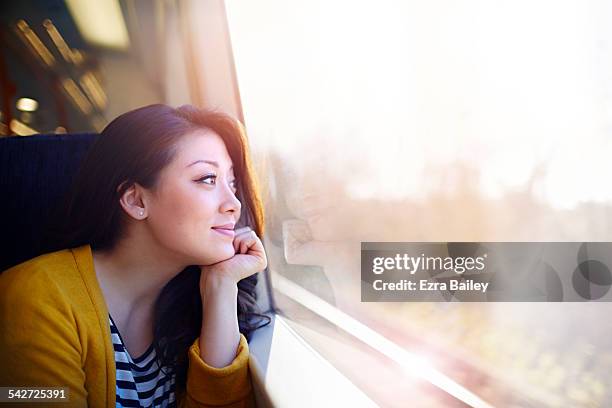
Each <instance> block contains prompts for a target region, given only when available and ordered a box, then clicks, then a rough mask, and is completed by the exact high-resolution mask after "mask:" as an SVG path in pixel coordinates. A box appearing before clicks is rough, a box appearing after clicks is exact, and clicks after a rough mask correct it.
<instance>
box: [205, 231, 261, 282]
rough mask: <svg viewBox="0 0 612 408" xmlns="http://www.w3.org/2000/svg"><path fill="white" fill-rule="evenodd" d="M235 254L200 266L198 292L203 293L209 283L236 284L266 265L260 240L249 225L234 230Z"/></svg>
mask: <svg viewBox="0 0 612 408" xmlns="http://www.w3.org/2000/svg"><path fill="white" fill-rule="evenodd" d="M233 245H234V251H236V254H235V255H234V256H233V257H231V258H229V259H226V260H224V261H221V262H217V263H216V264H212V265H206V266H200V269H201V270H202V275H201V276H200V292H201V293H202V294H204V293H205V292H206V291H205V289H207V288H208V287H209V286H210V285H217V284H219V283H221V282H223V283H225V284H227V283H229V284H234V285H235V284H237V283H238V281H240V280H241V279H244V278H246V277H249V276H251V275H253V274H255V273H257V272H261V271H262V270H264V269H265V268H266V266H268V259H267V257H266V252H265V250H264V247H263V244H262V243H261V240H260V239H259V237H258V236H257V234H255V231H253V230H252V229H251V228H250V227H243V228H239V229H237V230H235V235H234V242H233Z"/></svg>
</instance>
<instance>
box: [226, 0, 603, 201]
mask: <svg viewBox="0 0 612 408" xmlns="http://www.w3.org/2000/svg"><path fill="white" fill-rule="evenodd" d="M227 9H228V17H229V23H230V31H231V37H232V44H233V47H234V53H235V59H236V66H237V71H238V81H239V86H240V91H241V97H242V102H243V105H244V110H245V118H246V122H247V127H248V128H249V133H250V135H251V137H252V138H253V139H252V140H254V143H255V145H256V146H255V147H256V148H257V149H274V150H277V151H279V152H282V153H283V155H284V157H286V158H288V159H289V160H297V161H302V162H304V163H306V164H305V165H307V162H308V160H309V158H310V159H312V160H317V158H319V159H320V157H324V158H325V159H327V160H331V161H332V162H333V163H335V165H336V166H338V168H337V171H339V172H341V173H343V174H346V180H348V181H347V188H348V190H349V193H350V194H352V195H353V196H355V197H364V198H367V197H371V196H376V197H389V198H410V197H413V198H419V197H421V198H422V197H424V196H425V195H426V194H427V193H428V192H430V191H432V190H436V189H444V188H446V187H444V186H436V185H431V182H430V180H428V175H429V174H431V169H437V170H438V171H440V169H442V171H448V172H449V173H450V172H453V171H454V169H455V168H456V166H457V165H462V166H468V167H471V168H474V169H476V170H477V171H478V174H479V175H480V179H479V180H477V183H476V184H477V188H478V190H479V191H480V192H481V194H482V195H483V197H487V198H500V197H502V196H503V195H504V194H505V193H507V192H509V191H513V190H516V189H521V188H523V187H524V186H525V185H527V183H528V182H529V181H530V180H531V181H532V185H533V186H534V190H533V191H534V199H536V200H539V201H543V202H544V203H546V204H548V205H551V206H553V207H556V208H571V207H573V206H574V205H576V204H577V203H579V202H581V201H589V202H594V201H609V200H611V199H612V187H610V186H608V179H609V177H610V175H612V160H610V159H609V158H610V157H612V145H611V140H612V137H611V135H610V133H611V132H612V29H611V28H610V27H611V25H610V24H609V22H610V21H612V5H611V3H610V2H606V1H603V0H600V1H586V0H574V1H565V0H549V1H542V0H514V1H502V0H482V1H476V0H463V1H455V0H431V1H417V0H414V1H399V0H396V1H388V0H386V1H385V0H383V1H368V2H363V1H341V0H332V1H329V0H328V1H314V0H311V1H307V2H304V1H286V0H284V1H282V0H261V1H257V2H248V1H236V0H230V1H228V2H227ZM304 146H309V148H308V149H305V148H304ZM355 163H358V165H356V164H355ZM348 166H351V169H352V170H351V171H349V170H347V169H348ZM355 169H357V170H355Z"/></svg>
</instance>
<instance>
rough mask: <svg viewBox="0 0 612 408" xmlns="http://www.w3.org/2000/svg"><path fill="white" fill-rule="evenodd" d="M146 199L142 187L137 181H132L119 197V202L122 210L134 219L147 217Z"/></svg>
mask: <svg viewBox="0 0 612 408" xmlns="http://www.w3.org/2000/svg"><path fill="white" fill-rule="evenodd" d="M145 203H146V199H145V192H144V188H143V187H142V186H141V185H139V184H138V183H133V184H132V185H131V186H129V187H128V188H127V189H126V190H125V192H124V193H123V194H122V195H121V197H119V204H121V207H122V208H123V210H124V211H125V212H126V213H127V214H128V215H129V216H130V217H132V218H134V219H136V220H144V219H145V218H147V209H146V205H145Z"/></svg>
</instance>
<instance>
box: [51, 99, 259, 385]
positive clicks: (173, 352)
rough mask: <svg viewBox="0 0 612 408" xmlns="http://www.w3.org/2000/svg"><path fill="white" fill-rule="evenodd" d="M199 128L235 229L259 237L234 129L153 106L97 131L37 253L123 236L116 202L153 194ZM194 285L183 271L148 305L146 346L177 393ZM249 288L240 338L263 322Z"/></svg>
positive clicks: (196, 306)
mask: <svg viewBox="0 0 612 408" xmlns="http://www.w3.org/2000/svg"><path fill="white" fill-rule="evenodd" d="M201 129H207V130H211V131H213V132H215V133H216V134H218V135H219V136H220V137H221V139H222V140H223V142H224V143H225V147H226V149H227V151H228V153H229V156H230V158H231V159H232V162H233V165H234V173H235V175H236V179H237V182H238V183H237V197H238V199H239V200H240V203H241V208H242V211H241V216H240V220H238V223H237V225H236V228H239V227H243V226H249V227H251V228H252V229H253V230H254V231H255V232H256V233H257V235H258V236H259V237H263V233H264V226H263V220H264V214H263V208H262V203H261V198H260V196H259V188H258V185H257V181H256V177H255V173H254V171H253V167H252V164H251V162H250V156H249V151H248V143H247V140H246V136H245V133H244V130H243V128H242V126H241V124H240V123H239V122H238V121H237V120H235V119H233V118H232V117H230V116H228V115H226V114H224V113H220V112H217V111H211V110H205V109H198V108H195V107H193V106H190V105H184V106H181V107H179V108H176V109H175V108H172V107H169V106H166V105H161V104H156V105H149V106H145V107H142V108H139V109H136V110H133V111H130V112H127V113H124V114H122V115H121V116H119V117H117V118H116V119H115V120H113V121H112V122H111V123H110V124H109V125H108V126H107V127H106V128H105V129H104V130H103V131H102V133H101V134H100V136H99V137H98V138H97V139H96V141H95V142H94V144H93V145H92V147H91V148H90V150H89V151H88V153H87V155H86V157H85V158H84V160H83V162H82V164H81V167H80V170H79V173H78V174H77V176H76V177H75V180H74V182H73V185H72V188H71V190H70V192H69V193H68V194H67V196H66V198H65V201H64V202H63V204H62V205H61V207H59V208H58V210H57V215H56V216H55V217H54V219H55V220H56V222H55V223H54V225H52V226H50V228H49V229H48V232H47V239H46V240H45V241H46V245H45V252H51V251H55V250H60V249H64V248H75V247H78V246H81V245H85V244H90V245H91V248H92V250H107V249H112V248H113V247H114V246H115V245H116V244H117V242H118V241H119V240H120V239H121V238H122V236H123V234H124V233H125V220H124V217H125V216H126V214H125V213H124V212H123V209H122V208H121V206H120V204H119V198H120V197H121V195H122V194H123V193H124V192H125V191H126V189H127V188H129V186H130V185H132V184H133V183H138V184H140V185H141V186H143V187H145V188H154V187H155V186H156V183H157V182H158V178H159V177H158V176H159V174H160V172H161V170H162V169H163V168H164V167H165V166H167V165H168V164H169V163H170V162H171V161H172V160H173V158H174V156H175V154H176V145H177V143H178V141H179V140H180V138H181V137H182V136H184V135H186V134H188V133H191V132H193V131H195V130H201ZM199 279H200V268H199V267H198V266H196V265H192V266H189V267H187V268H185V269H184V270H183V271H182V272H180V273H179V274H178V275H177V276H175V277H174V278H173V279H172V280H170V281H169V282H168V284H167V285H166V286H165V287H164V288H163V290H162V291H161V293H160V295H159V297H158V299H157V301H156V303H155V325H154V340H153V344H154V347H155V349H156V353H157V356H158V359H159V362H160V366H161V367H164V368H165V369H172V370H173V371H175V372H176V375H177V376H176V386H177V391H179V392H180V391H182V390H184V389H185V384H186V377H187V361H188V360H187V352H188V349H189V346H190V345H191V344H192V343H193V342H194V340H195V339H196V338H197V337H198V336H199V334H200V329H201V323H202V300H201V298H200V292H199ZM256 284H257V274H255V275H252V276H250V277H248V278H246V279H243V280H241V281H240V282H239V283H238V323H239V327H240V332H241V333H243V334H244V335H245V336H246V337H247V339H248V338H250V335H251V333H252V332H253V331H254V330H256V329H257V328H259V327H262V326H264V325H266V324H268V323H269V322H270V319H269V318H268V317H267V316H265V315H263V314H261V313H259V311H258V308H257V304H256V301H257V299H256V292H255V285H256ZM263 320H266V322H265V323H263V324H260V323H261V322H262V321H263Z"/></svg>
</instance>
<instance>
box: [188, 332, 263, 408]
mask: <svg viewBox="0 0 612 408" xmlns="http://www.w3.org/2000/svg"><path fill="white" fill-rule="evenodd" d="M199 342H200V339H199V337H198V338H197V339H196V340H195V341H194V342H193V344H192V345H191V347H190V348H189V368H188V369H187V390H186V394H185V395H183V396H182V398H179V406H181V407H185V408H190V407H227V408H247V407H248V408H251V407H255V406H256V405H255V400H254V395H253V389H252V385H251V377H250V373H249V345H248V343H247V340H246V338H245V337H244V335H243V334H242V333H241V334H240V343H239V344H238V349H237V352H236V357H235V358H234V360H233V361H232V362H231V363H230V364H229V365H227V366H225V367H221V368H217V367H213V366H210V365H208V364H206V362H204V360H202V358H201V357H200V345H199V344H200V343H199Z"/></svg>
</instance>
